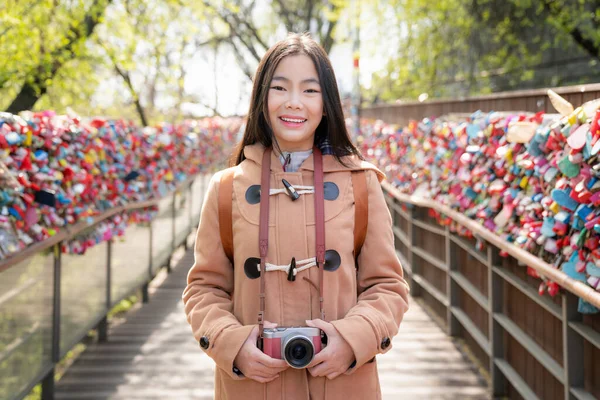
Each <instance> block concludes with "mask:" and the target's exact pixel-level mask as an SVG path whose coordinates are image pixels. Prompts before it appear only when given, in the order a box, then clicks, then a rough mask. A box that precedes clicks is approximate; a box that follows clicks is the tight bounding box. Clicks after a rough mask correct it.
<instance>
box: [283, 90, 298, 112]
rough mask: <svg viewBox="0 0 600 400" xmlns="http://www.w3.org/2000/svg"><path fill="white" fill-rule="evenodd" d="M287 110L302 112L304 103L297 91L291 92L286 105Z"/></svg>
mask: <svg viewBox="0 0 600 400" xmlns="http://www.w3.org/2000/svg"><path fill="white" fill-rule="evenodd" d="M285 107H286V108H288V109H290V110H300V109H302V101H300V95H299V93H297V92H296V91H292V92H290V97H289V98H288V101H287V103H286V105H285Z"/></svg>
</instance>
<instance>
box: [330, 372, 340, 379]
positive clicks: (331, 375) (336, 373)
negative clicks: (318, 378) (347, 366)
mask: <svg viewBox="0 0 600 400" xmlns="http://www.w3.org/2000/svg"><path fill="white" fill-rule="evenodd" d="M340 375H341V372H330V373H329V374H327V375H326V376H327V379H335V378H337V377H338V376H340Z"/></svg>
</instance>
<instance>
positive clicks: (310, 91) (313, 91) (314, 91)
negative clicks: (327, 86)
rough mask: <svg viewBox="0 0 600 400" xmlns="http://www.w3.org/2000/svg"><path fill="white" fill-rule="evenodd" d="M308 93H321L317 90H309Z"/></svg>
mask: <svg viewBox="0 0 600 400" xmlns="http://www.w3.org/2000/svg"><path fill="white" fill-rule="evenodd" d="M306 91H307V92H308V93H319V91H318V90H317V89H307V90H306Z"/></svg>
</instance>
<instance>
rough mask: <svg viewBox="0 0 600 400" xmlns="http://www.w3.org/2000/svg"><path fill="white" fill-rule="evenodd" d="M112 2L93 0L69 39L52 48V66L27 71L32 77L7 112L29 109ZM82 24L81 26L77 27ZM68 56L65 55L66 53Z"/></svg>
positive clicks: (71, 56) (89, 33)
mask: <svg viewBox="0 0 600 400" xmlns="http://www.w3.org/2000/svg"><path fill="white" fill-rule="evenodd" d="M110 3H112V0H95V1H94V2H93V3H92V5H91V6H90V8H89V10H88V12H87V13H86V14H85V17H84V19H83V21H81V22H80V23H79V24H73V25H72V27H71V28H70V30H69V32H68V34H67V35H66V36H67V37H69V38H70V39H69V41H68V42H67V43H66V44H65V45H64V46H62V47H60V48H58V49H56V50H54V51H53V52H52V53H51V59H52V67H51V68H50V71H49V72H48V73H47V74H45V73H43V72H42V70H43V68H34V69H33V70H31V71H30V72H29V77H32V79H31V80H30V79H26V81H25V83H24V84H23V86H22V87H21V90H20V91H19V93H18V94H17V96H16V97H15V98H14V99H13V101H12V102H11V104H10V106H8V108H7V109H6V111H8V112H9V113H12V114H17V113H18V112H20V111H23V110H31V109H32V108H33V106H34V105H35V103H37V101H38V100H39V99H40V97H42V96H43V95H44V94H46V92H47V91H48V84H47V83H46V82H48V80H51V79H52V78H54V76H55V75H56V73H57V72H58V70H59V69H60V68H61V67H62V66H63V65H64V64H65V63H67V62H68V61H70V60H72V59H73V58H75V57H76V56H75V55H74V54H73V48H74V47H75V45H76V44H77V43H78V42H79V41H80V40H85V39H87V38H88V37H90V36H91V35H92V33H93V32H94V29H95V28H96V25H98V22H99V20H100V18H101V17H102V15H104V11H105V10H106V8H107V7H108V5H109V4H110ZM78 26H82V28H78ZM67 54H68V55H69V56H70V57H65V56H66V55H67Z"/></svg>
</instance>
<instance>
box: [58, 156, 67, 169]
mask: <svg viewBox="0 0 600 400" xmlns="http://www.w3.org/2000/svg"><path fill="white" fill-rule="evenodd" d="M58 163H59V164H60V165H61V166H63V167H66V166H67V160H65V159H64V158H61V159H60V160H58Z"/></svg>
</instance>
